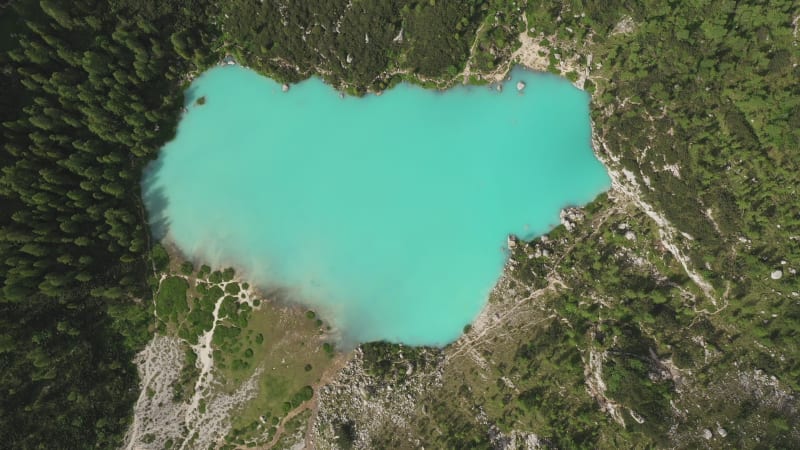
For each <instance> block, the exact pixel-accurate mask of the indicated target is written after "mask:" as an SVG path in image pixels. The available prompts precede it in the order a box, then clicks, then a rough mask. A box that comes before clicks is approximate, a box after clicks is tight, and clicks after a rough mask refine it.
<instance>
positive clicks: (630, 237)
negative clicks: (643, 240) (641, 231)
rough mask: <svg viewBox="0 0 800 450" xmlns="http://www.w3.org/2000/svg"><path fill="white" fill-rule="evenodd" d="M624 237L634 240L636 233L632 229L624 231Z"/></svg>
mask: <svg viewBox="0 0 800 450" xmlns="http://www.w3.org/2000/svg"><path fill="white" fill-rule="evenodd" d="M625 239H627V240H629V241H635V240H636V234H635V233H634V232H633V231H626V232H625Z"/></svg>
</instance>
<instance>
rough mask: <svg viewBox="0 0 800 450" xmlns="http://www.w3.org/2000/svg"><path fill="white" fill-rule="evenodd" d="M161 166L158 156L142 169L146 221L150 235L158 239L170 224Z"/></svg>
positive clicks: (162, 164) (163, 235)
mask: <svg viewBox="0 0 800 450" xmlns="http://www.w3.org/2000/svg"><path fill="white" fill-rule="evenodd" d="M163 166H164V162H163V160H162V159H161V158H158V159H156V160H154V161H151V162H150V164H148V165H147V167H145V168H144V170H143V171H142V202H143V203H144V206H145V215H146V223H147V225H148V226H149V227H150V235H151V236H152V237H153V239H155V240H159V241H160V240H161V239H164V237H166V235H167V232H168V231H169V225H170V221H169V216H168V215H167V207H168V206H169V199H168V198H167V195H166V193H165V191H164V186H163V184H162V183H161V176H160V173H161V169H162V167H163Z"/></svg>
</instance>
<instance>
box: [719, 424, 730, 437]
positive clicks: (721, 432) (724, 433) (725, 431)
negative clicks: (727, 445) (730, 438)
mask: <svg viewBox="0 0 800 450" xmlns="http://www.w3.org/2000/svg"><path fill="white" fill-rule="evenodd" d="M717 434H718V435H720V436H721V437H725V436H727V435H728V430H726V429H725V428H722V427H721V426H719V425H717Z"/></svg>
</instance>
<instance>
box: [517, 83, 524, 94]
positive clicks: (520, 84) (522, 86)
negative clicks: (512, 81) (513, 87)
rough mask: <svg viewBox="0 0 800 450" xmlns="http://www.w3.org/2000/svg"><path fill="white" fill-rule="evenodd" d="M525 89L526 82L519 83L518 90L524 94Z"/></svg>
mask: <svg viewBox="0 0 800 450" xmlns="http://www.w3.org/2000/svg"><path fill="white" fill-rule="evenodd" d="M524 89H525V82H524V81H517V90H518V91H519V92H522V91H523V90H524Z"/></svg>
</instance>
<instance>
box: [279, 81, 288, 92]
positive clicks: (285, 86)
mask: <svg viewBox="0 0 800 450" xmlns="http://www.w3.org/2000/svg"><path fill="white" fill-rule="evenodd" d="M281 91H283V92H289V85H288V84H286V83H283V86H281Z"/></svg>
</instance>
